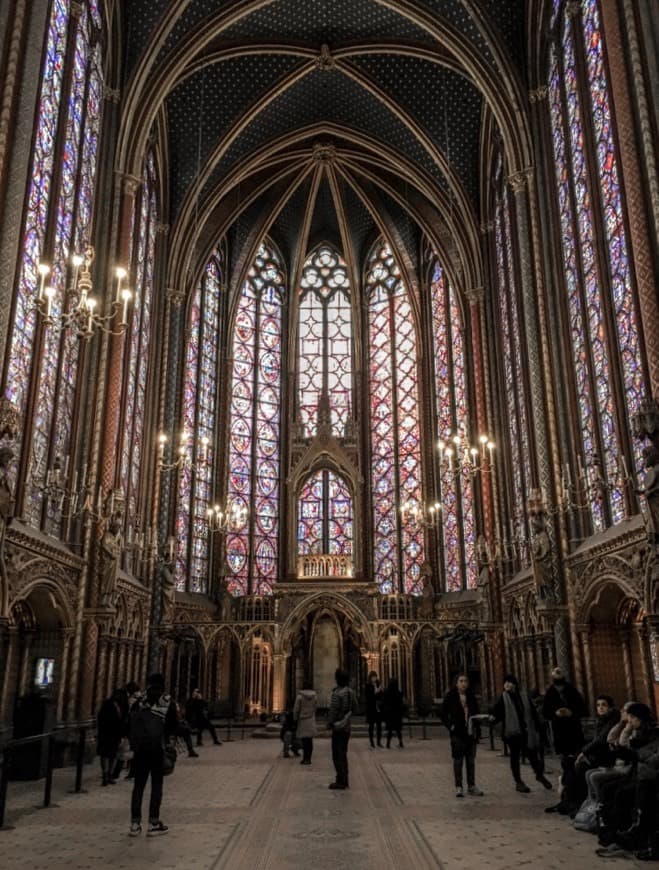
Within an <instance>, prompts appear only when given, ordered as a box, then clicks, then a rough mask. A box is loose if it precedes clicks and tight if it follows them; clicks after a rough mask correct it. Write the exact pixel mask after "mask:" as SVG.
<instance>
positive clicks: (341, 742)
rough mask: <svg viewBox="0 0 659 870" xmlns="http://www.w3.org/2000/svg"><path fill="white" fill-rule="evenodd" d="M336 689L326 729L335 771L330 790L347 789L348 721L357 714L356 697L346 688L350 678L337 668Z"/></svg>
mask: <svg viewBox="0 0 659 870" xmlns="http://www.w3.org/2000/svg"><path fill="white" fill-rule="evenodd" d="M334 679H335V680H336V688H335V689H334V691H333V692H332V699H331V701H330V707H329V712H328V714H327V727H328V728H331V729H332V761H333V762H334V769H335V770H336V780H335V782H331V783H330V784H329V787H330V788H334V789H345V788H349V787H350V784H349V782H348V742H349V740H350V719H351V717H352V715H353V713H356V712H357V709H358V705H357V696H356V695H355V693H354V692H353V690H352V689H351V688H350V687H349V686H348V682H349V680H350V677H349V676H348V674H347V673H346V672H345V671H343V670H341V668H337V671H336V673H335V674H334Z"/></svg>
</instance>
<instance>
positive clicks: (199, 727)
mask: <svg viewBox="0 0 659 870" xmlns="http://www.w3.org/2000/svg"><path fill="white" fill-rule="evenodd" d="M185 717H186V719H187V720H188V723H189V725H190V727H191V728H193V729H195V730H196V731H197V746H202V745H203V744H202V741H201V737H202V734H203V732H204V731H210V735H211V737H212V738H213V743H214V744H215V745H216V746H221V745H222V744H221V743H220V740H219V739H218V736H217V732H216V731H215V726H214V725H213V723H212V722H211V720H210V717H209V715H208V702H207V701H206V699H205V698H202V696H201V691H200V690H199V689H195V690H194V691H193V692H192V697H191V698H190V699H189V700H188V703H187V704H186V705H185Z"/></svg>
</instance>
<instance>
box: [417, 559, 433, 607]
mask: <svg viewBox="0 0 659 870" xmlns="http://www.w3.org/2000/svg"><path fill="white" fill-rule="evenodd" d="M421 586H422V592H421V607H420V608H419V614H420V616H421V618H422V619H432V618H433V616H434V615H435V587H434V585H433V582H432V568H431V566H430V563H429V562H424V563H423V565H422V566H421Z"/></svg>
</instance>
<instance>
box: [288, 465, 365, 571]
mask: <svg viewBox="0 0 659 870" xmlns="http://www.w3.org/2000/svg"><path fill="white" fill-rule="evenodd" d="M352 515H353V511H352V495H351V493H350V488H349V486H348V484H347V483H346V481H345V480H344V479H343V478H342V477H340V476H339V475H338V474H336V473H335V472H334V471H331V470H329V469H321V470H320V471H317V472H316V473H315V474H313V475H311V477H309V478H307V480H306V481H305V483H304V485H303V487H302V490H301V492H300V496H299V498H298V508H297V529H298V531H297V540H298V555H300V556H318V555H323V554H330V555H332V556H351V555H352V530H353V519H352Z"/></svg>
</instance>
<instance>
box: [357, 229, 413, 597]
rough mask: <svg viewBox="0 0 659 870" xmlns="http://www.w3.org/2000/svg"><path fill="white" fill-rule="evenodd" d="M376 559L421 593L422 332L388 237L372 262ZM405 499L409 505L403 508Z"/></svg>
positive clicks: (385, 583)
mask: <svg viewBox="0 0 659 870" xmlns="http://www.w3.org/2000/svg"><path fill="white" fill-rule="evenodd" d="M366 292H367V294H368V333H369V391H370V408H371V420H370V423H371V491H372V498H373V536H374V541H373V546H374V558H373V566H374V572H375V578H376V580H377V582H378V584H379V586H380V590H381V591H382V592H383V593H391V592H410V593H420V592H421V565H422V563H423V561H424V540H423V530H422V529H421V528H420V527H419V525H418V524H417V523H415V522H414V521H413V518H412V515H413V512H414V510H415V509H416V510H419V509H420V508H421V437H420V427H419V395H418V381H417V378H418V373H417V337H416V328H415V323H414V317H413V313H412V307H411V305H410V300H409V296H408V291H407V288H406V286H405V283H404V281H403V279H402V277H401V273H400V269H399V267H398V265H397V264H396V261H395V258H394V256H393V254H392V252H391V250H390V249H389V247H388V246H387V245H386V244H383V243H380V244H379V245H378V246H377V247H376V249H375V250H374V252H373V254H372V255H371V257H370V259H369V263H368V272H367V276H366ZM403 506H405V508H406V509H405V510H402V508H403Z"/></svg>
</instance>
